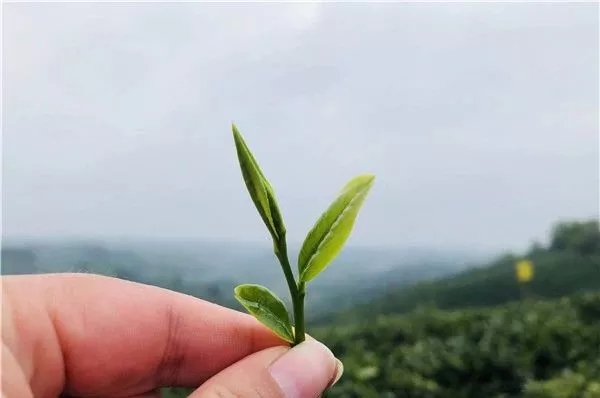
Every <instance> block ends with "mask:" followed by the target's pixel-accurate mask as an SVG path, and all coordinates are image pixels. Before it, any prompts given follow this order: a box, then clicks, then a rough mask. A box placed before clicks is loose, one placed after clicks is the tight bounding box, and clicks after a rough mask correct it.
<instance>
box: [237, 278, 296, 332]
mask: <svg viewBox="0 0 600 398" xmlns="http://www.w3.org/2000/svg"><path fill="white" fill-rule="evenodd" d="M234 293H235V298H236V299H237V300H238V301H239V302H240V303H241V304H242V305H243V306H244V308H246V310H248V312H249V313H250V314H252V315H253V316H254V317H255V318H256V319H258V320H259V321H260V322H261V323H263V324H264V325H265V326H267V327H268V328H269V329H271V330H272V331H273V332H275V333H276V334H277V335H278V336H279V337H281V338H282V339H284V340H285V341H287V342H289V343H293V342H294V332H293V330H292V325H291V323H290V317H289V315H288V312H287V310H286V309H285V304H283V301H281V299H280V298H279V297H277V296H276V295H275V293H273V292H271V291H270V290H269V289H267V288H266V287H264V286H260V285H249V284H247V285H239V286H237V287H236V288H235V289H234Z"/></svg>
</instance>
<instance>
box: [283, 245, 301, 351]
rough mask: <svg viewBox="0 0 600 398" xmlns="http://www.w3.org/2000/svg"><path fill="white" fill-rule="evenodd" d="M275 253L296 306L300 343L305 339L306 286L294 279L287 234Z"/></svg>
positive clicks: (296, 334)
mask: <svg viewBox="0 0 600 398" xmlns="http://www.w3.org/2000/svg"><path fill="white" fill-rule="evenodd" d="M275 255H276V256H277V259H278V260H279V262H280V263H281V268H283V273H284V274H285V280H286V281H287V284H288V287H289V289H290V294H291V296H292V306H293V308H294V324H295V325H294V329H295V333H294V344H293V345H298V344H300V343H302V342H303V341H304V339H305V336H304V333H305V332H304V296H305V295H306V293H305V286H304V283H300V284H299V285H297V284H296V280H295V279H294V273H293V272H292V266H291V265H290V260H289V258H288V253H287V242H286V240H285V236H282V237H281V238H280V239H279V241H278V242H276V249H275Z"/></svg>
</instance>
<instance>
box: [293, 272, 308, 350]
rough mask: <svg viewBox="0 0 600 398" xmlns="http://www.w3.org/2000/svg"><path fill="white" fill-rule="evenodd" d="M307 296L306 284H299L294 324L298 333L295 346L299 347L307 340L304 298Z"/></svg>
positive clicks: (295, 335) (295, 336)
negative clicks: (305, 334)
mask: <svg viewBox="0 0 600 398" xmlns="http://www.w3.org/2000/svg"><path fill="white" fill-rule="evenodd" d="M305 296H306V286H305V284H304V282H300V283H298V299H297V300H296V303H295V305H294V322H295V328H296V333H295V334H294V338H295V341H294V344H295V345H298V344H300V343H302V342H303V341H304V339H305V336H304V333H305V332H304V297H305Z"/></svg>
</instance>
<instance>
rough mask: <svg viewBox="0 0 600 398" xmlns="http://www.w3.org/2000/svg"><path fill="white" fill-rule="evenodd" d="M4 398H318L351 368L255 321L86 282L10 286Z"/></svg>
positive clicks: (157, 292) (16, 281)
mask: <svg viewBox="0 0 600 398" xmlns="http://www.w3.org/2000/svg"><path fill="white" fill-rule="evenodd" d="M1 286H2V368H1V369H2V370H1V373H2V375H1V377H2V389H1V391H2V398H33V397H36V398H38V397H39V398H46V397H52V398H55V397H58V396H68V397H130V398H134V397H135V398H151V397H159V396H160V395H159V392H158V389H159V388H161V387H166V386H181V387H194V388H195V387H198V386H200V387H199V388H198V389H197V390H196V391H195V392H194V393H193V394H192V395H191V397H249V398H251V397H263V398H280V397H281V398H283V397H286V398H287V397H294V398H314V397H318V396H319V395H320V394H321V393H322V392H323V390H325V389H326V388H327V387H328V386H330V385H331V384H333V383H334V382H335V381H336V380H337V379H339V376H341V372H342V369H343V368H342V366H341V363H340V362H339V361H337V360H336V359H335V358H334V356H333V354H332V353H331V351H329V350H328V349H327V348H326V347H325V346H324V345H323V344H321V343H319V342H317V341H316V340H314V339H310V338H309V339H307V341H305V342H304V343H302V344H300V345H298V346H297V347H294V348H292V349H290V348H289V346H286V343H285V342H284V341H282V340H280V339H279V338H278V337H276V336H275V335H274V334H273V333H272V332H271V331H269V330H268V329H267V328H266V327H264V326H262V325H261V324H260V323H258V321H256V320H255V319H254V318H253V317H252V316H250V315H247V314H244V313H241V312H237V311H234V310H231V309H227V308H224V307H220V306H218V305H215V304H212V303H208V302H205V301H202V300H199V299H196V298H193V297H191V296H186V295H183V294H179V293H176V292H172V291H169V290H165V289H161V288H157V287H154V286H148V285H143V284H137V283H133V282H128V281H124V280H120V279H116V278H109V277H103V276H97V275H85V274H48V275H28V276H3V277H2V281H1Z"/></svg>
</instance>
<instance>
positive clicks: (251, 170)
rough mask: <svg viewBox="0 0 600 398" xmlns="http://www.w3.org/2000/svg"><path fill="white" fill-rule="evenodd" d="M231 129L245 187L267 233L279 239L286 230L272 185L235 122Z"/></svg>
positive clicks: (276, 239)
mask: <svg viewBox="0 0 600 398" xmlns="http://www.w3.org/2000/svg"><path fill="white" fill-rule="evenodd" d="M232 130H233V139H234V141H235V147H236V151H237V157H238V161H239V163H240V168H241V170H242V176H243V177H244V183H245V184H246V188H247V189H248V192H249V193H250V197H251V198H252V201H253V202H254V205H255V206H256V209H257V210H258V213H259V214H260V217H261V218H262V220H263V222H264V223H265V225H266V226H267V229H268V230H269V233H270V234H271V236H272V237H273V239H274V240H275V241H279V239H281V238H282V237H283V236H285V233H286V230H285V225H284V223H283V217H282V216H281V211H280V210H279V206H278V205H277V200H276V199H275V192H274V191H273V187H272V186H271V184H270V183H269V181H268V180H267V178H266V177H265V176H264V174H263V172H262V170H261V169H260V167H259V165H258V162H257V161H256V159H255V158H254V155H252V152H251V151H250V149H249V148H248V146H247V145H246V142H245V141H244V139H243V138H242V135H241V134H240V132H239V131H238V129H237V127H236V126H235V124H232Z"/></svg>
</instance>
